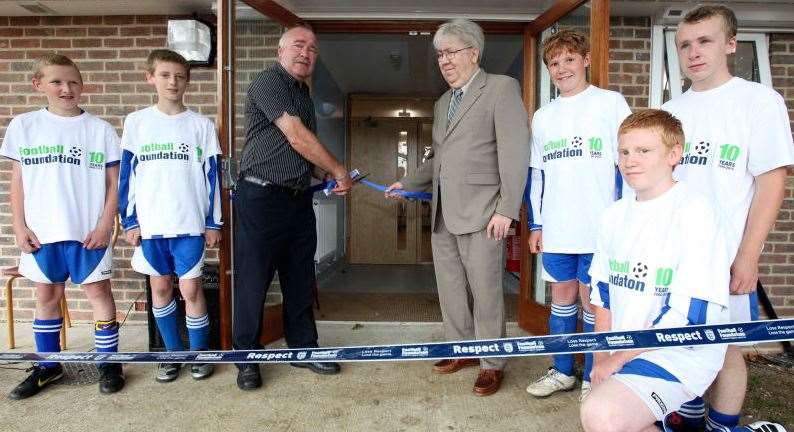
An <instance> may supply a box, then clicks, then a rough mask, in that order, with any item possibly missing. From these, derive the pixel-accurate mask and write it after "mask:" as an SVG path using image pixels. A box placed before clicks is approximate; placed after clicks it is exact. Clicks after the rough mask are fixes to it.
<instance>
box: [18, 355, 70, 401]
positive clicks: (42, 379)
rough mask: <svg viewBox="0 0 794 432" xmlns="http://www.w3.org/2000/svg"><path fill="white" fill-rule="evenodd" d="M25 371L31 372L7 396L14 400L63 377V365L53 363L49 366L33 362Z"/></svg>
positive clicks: (26, 396)
mask: <svg viewBox="0 0 794 432" xmlns="http://www.w3.org/2000/svg"><path fill="white" fill-rule="evenodd" d="M26 372H31V374H30V375H29V376H28V377H27V378H25V381H22V383H20V384H19V385H18V386H16V387H15V388H14V390H11V393H9V394H8V397H9V398H11V399H14V400H19V399H25V398H29V397H31V396H35V395H36V394H38V393H39V392H40V391H41V390H42V389H43V388H44V387H47V386H48V385H50V384H52V383H54V382H56V381H58V380H60V379H61V378H63V367H62V366H61V365H59V364H58V365H55V366H50V367H44V366H40V365H39V364H38V363H34V364H33V367H31V368H29V369H28V370H27V371H26Z"/></svg>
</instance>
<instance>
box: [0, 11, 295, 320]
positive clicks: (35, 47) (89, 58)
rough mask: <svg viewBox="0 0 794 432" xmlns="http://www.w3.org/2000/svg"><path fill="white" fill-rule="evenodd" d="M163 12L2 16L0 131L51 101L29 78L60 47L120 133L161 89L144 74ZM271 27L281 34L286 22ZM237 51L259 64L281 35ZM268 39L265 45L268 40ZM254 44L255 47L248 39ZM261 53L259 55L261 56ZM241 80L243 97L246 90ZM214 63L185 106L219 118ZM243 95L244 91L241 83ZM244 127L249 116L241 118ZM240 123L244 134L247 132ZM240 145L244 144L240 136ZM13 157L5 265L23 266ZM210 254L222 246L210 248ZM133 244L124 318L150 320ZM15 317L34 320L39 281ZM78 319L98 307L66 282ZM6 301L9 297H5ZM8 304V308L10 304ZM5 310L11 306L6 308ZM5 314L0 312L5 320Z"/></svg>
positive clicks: (2, 221)
mask: <svg viewBox="0 0 794 432" xmlns="http://www.w3.org/2000/svg"><path fill="white" fill-rule="evenodd" d="M166 19H167V17H164V16H104V17H102V16H80V17H0V95H1V96H0V137H2V136H3V135H4V134H5V129H6V127H7V125H8V123H9V121H10V120H11V118H12V117H13V116H16V115H18V114H21V113H23V112H27V111H31V110H35V109H38V108H40V107H42V106H44V105H46V98H45V97H44V96H42V95H39V94H38V93H36V92H35V91H34V90H33V89H32V87H31V84H30V80H31V78H32V76H31V75H32V73H31V72H30V67H31V64H32V62H33V60H34V59H35V58H37V57H39V56H41V55H42V54H45V53H49V52H58V53H61V54H65V55H67V56H69V57H71V58H72V59H73V60H75V62H76V63H77V64H78V66H79V67H80V69H81V71H82V74H83V79H84V81H85V84H86V85H85V87H84V93H83V97H82V100H81V106H82V107H83V108H84V109H85V110H86V111H88V112H90V113H92V114H95V115H98V116H100V117H102V118H103V119H105V120H107V121H108V122H110V124H112V125H113V126H114V127H115V128H116V129H117V130H118V132H119V134H121V127H122V124H123V119H124V116H125V115H126V114H128V113H130V112H132V111H134V110H137V109H140V108H143V107H146V106H148V105H151V104H152V103H154V102H155V95H154V90H153V89H152V87H151V86H150V85H149V84H147V83H146V82H145V80H144V68H145V59H146V56H147V55H148V54H149V51H150V50H152V49H154V48H162V47H165V36H166ZM267 31H269V32H273V33H274V34H276V35H278V34H279V33H280V28H278V27H274V26H270V27H267ZM238 42H242V43H243V45H242V46H241V47H239V48H238V55H240V54H245V55H244V56H241V57H246V58H247V59H248V60H247V61H248V63H245V64H243V69H247V68H257V67H260V66H262V65H263V64H264V62H265V57H268V58H270V57H274V56H275V49H274V47H275V45H276V44H277V38H276V39H274V38H264V36H262V34H261V33H260V35H259V37H254V36H253V35H251V37H250V38H248V39H241V40H240V41H238ZM263 42H264V43H263ZM246 43H247V44H249V45H252V46H255V47H256V49H251V50H248V49H246V48H245V44H246ZM260 55H261V56H262V58H261V59H259V60H257V59H256V58H255V57H256V56H260ZM240 88H241V87H240V85H238V98H239V96H240ZM216 89H217V84H216V73H215V67H214V66H213V67H209V68H194V69H193V70H192V71H191V83H190V87H189V88H188V91H187V93H186V97H185V101H186V104H187V105H188V106H189V107H190V108H191V109H193V110H195V111H197V112H199V113H201V114H204V115H207V116H208V117H210V118H212V119H213V120H215V115H216V113H217V111H218V106H217V97H216ZM241 91H242V93H243V94H244V92H245V89H244V88H242V90H241ZM238 126H239V127H241V126H242V122H240V123H239V125H238ZM240 133H241V132H240V130H239V129H238V136H239V134H240ZM238 148H241V144H240V142H239V140H238ZM10 168H11V163H10V162H9V161H7V160H2V161H0V266H3V267H7V266H14V265H16V264H17V258H18V256H19V251H18V249H17V248H16V246H15V241H14V236H13V233H12V229H11V216H10V211H11V209H10V205H9V204H8V203H9V197H8V188H9V179H10ZM207 255H208V258H209V259H210V260H216V259H217V251H216V250H211V251H208V254H207ZM131 256H132V248H130V247H127V246H126V245H125V244H124V241H123V240H119V242H118V244H117V246H116V249H115V252H114V267H115V271H114V274H113V294H114V297H115V299H116V305H117V308H118V310H119V314H120V315H121V316H123V315H124V313H126V311H127V310H128V309H129V308H130V307H132V306H133V303H134V302H136V300H137V301H138V305H137V306H138V307H137V308H135V307H133V311H132V313H131V314H130V316H129V320H141V319H145V313H143V312H136V311H135V309H140V308H141V307H142V306H144V304H145V295H144V294H142V293H143V279H142V278H141V276H140V275H139V274H137V273H136V272H134V271H133V270H132V269H131V268H130V264H129V259H130V257H131ZM13 295H14V312H15V318H18V319H32V318H33V308H34V305H35V300H34V295H33V290H32V284H31V283H30V282H28V281H26V280H19V281H18V282H17V283H16V287H15V289H14V292H13ZM66 296H67V299H68V302H69V309H70V312H71V316H72V319H74V320H90V319H91V312H90V311H91V307H90V304H89V303H88V301H87V300H85V296H84V294H83V293H82V291H81V290H80V289H79V288H76V287H73V286H69V287H67V294H66ZM0 305H2V306H3V307H4V306H5V298H2V300H0ZM3 310H5V309H3ZM3 314H4V312H3ZM3 316H4V315H0V318H2V317H3Z"/></svg>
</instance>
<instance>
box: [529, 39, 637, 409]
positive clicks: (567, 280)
mask: <svg viewBox="0 0 794 432" xmlns="http://www.w3.org/2000/svg"><path fill="white" fill-rule="evenodd" d="M589 51H590V44H589V42H588V40H587V36H585V35H583V34H581V33H579V32H577V31H572V30H562V31H560V32H557V33H555V34H554V35H553V36H551V37H550V38H548V39H547V40H546V41H544V43H543V61H544V62H545V63H546V66H547V67H548V69H549V75H550V76H551V79H552V82H553V83H554V85H555V86H556V87H557V89H558V90H559V91H560V96H559V97H558V98H556V99H554V100H553V101H552V102H551V103H550V104H548V105H546V106H544V107H543V108H541V109H539V110H538V111H537V112H535V115H534V116H533V118H532V151H531V153H530V169H531V172H530V177H531V183H530V203H529V207H530V230H531V233H530V236H529V247H530V251H531V252H532V253H538V252H543V278H544V279H545V280H547V281H549V282H551V301H552V305H551V316H550V317H549V333H550V334H566V333H574V332H576V324H577V321H578V308H577V305H576V300H577V298H579V297H581V299H582V309H583V311H582V318H583V322H584V325H583V330H584V331H585V332H591V331H593V324H594V317H593V314H592V311H591V310H590V303H589V297H590V291H589V284H590V277H589V276H588V270H589V266H590V260H591V259H592V256H593V252H594V251H595V243H596V231H597V228H598V221H599V220H600V216H601V212H603V211H604V209H605V208H606V207H607V206H608V205H610V204H611V203H612V202H614V201H615V200H616V199H618V198H619V197H620V195H621V192H622V179H621V178H620V174H619V173H617V170H616V167H615V166H616V164H617V152H616V148H617V131H618V126H620V122H621V121H623V119H624V118H626V116H628V115H629V114H630V113H631V110H630V109H629V106H628V105H627V104H626V100H625V99H624V98H623V96H622V95H620V93H616V92H613V91H610V90H604V89H600V88H598V87H596V86H593V85H590V83H588V82H587V67H588V66H589V65H590V52H589ZM573 360H574V356H573V355H571V354H558V355H555V356H554V366H553V367H551V368H549V371H548V372H547V373H546V374H545V375H544V376H542V377H541V378H540V379H538V380H536V381H534V382H533V383H531V384H530V385H529V386H528V387H527V392H528V393H529V394H531V395H533V396H536V397H546V396H549V395H551V394H553V393H554V392H557V391H561V390H572V389H573V388H574V386H575V384H576V378H575V377H574V373H573V363H574V362H573ZM591 365H592V355H591V354H586V355H585V365H584V366H585V367H584V371H583V373H582V391H581V394H580V398H584V397H585V396H586V395H587V393H588V392H589V390H590V367H591Z"/></svg>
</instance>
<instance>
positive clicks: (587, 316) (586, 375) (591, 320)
mask: <svg viewBox="0 0 794 432" xmlns="http://www.w3.org/2000/svg"><path fill="white" fill-rule="evenodd" d="M594 330H595V315H593V314H591V313H590V312H587V311H584V310H583V311H582V333H592V332H593V331H594ZM592 370H593V353H587V354H585V355H584V369H583V370H582V381H587V382H590V371H592Z"/></svg>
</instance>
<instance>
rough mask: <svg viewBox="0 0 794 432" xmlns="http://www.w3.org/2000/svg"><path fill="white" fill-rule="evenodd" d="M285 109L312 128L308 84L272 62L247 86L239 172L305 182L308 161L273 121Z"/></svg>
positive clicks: (294, 185)
mask: <svg viewBox="0 0 794 432" xmlns="http://www.w3.org/2000/svg"><path fill="white" fill-rule="evenodd" d="M285 112H286V113H289V114H290V115H293V116H298V117H300V119H301V121H302V122H303V125H304V126H306V128H307V129H309V130H310V131H312V132H313V133H314V132H316V129H317V119H316V117H315V114H314V104H313V102H312V98H311V96H310V95H309V87H308V86H307V85H306V84H305V83H303V82H301V81H298V80H296V79H295V78H294V77H292V75H290V74H289V73H287V71H286V70H284V67H282V66H281V65H280V64H279V63H276V64H275V65H273V66H271V67H269V68H267V69H265V70H264V71H262V72H261V73H260V74H259V75H257V77H256V78H254V80H253V81H252V82H251V86H250V87H248V100H247V101H246V103H245V146H244V147H243V153H242V156H241V160H240V172H241V173H242V175H243V176H254V177H258V178H260V179H262V180H267V181H269V182H272V183H275V184H277V185H279V186H286V187H290V188H298V189H302V188H306V187H308V186H309V182H310V180H311V170H312V164H311V163H310V162H309V161H307V160H306V159H304V158H303V156H301V155H300V154H299V153H298V152H296V151H295V150H294V149H293V148H292V146H290V144H289V142H288V141H287V137H286V136H285V135H284V134H283V133H282V132H281V130H280V129H279V128H278V127H277V126H276V124H275V123H273V122H274V121H275V120H276V119H277V118H279V117H281V116H282V115H283V114H284V113H285Z"/></svg>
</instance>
